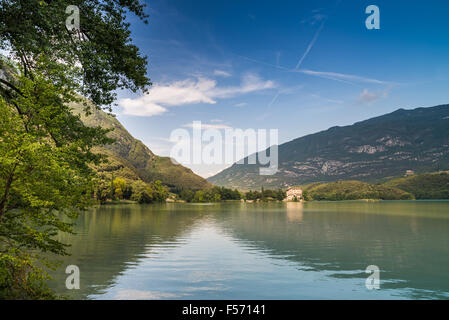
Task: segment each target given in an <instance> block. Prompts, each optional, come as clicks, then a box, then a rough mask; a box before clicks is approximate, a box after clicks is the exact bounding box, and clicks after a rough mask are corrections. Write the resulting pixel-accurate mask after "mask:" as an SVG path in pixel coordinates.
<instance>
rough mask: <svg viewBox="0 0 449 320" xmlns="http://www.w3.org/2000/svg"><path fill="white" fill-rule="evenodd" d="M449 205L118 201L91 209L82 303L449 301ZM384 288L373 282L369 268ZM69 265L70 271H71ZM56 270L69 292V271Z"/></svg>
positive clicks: (83, 231)
mask: <svg viewBox="0 0 449 320" xmlns="http://www.w3.org/2000/svg"><path fill="white" fill-rule="evenodd" d="M448 209H449V202H382V203H363V202H360V203H359V202H354V203H349V202H345V203H306V204H302V203H273V204H261V203H253V204H244V203H226V204H213V205H208V206H199V205H189V204H166V205H148V206H137V205H119V206H109V207H102V208H100V209H96V210H93V211H92V212H90V213H88V214H85V215H83V216H82V217H81V218H80V220H79V222H78V223H77V226H76V230H77V232H78V234H77V235H76V236H68V235H61V236H60V239H61V240H65V241H66V242H68V243H72V250H71V251H72V253H73V255H72V256H71V257H68V258H67V259H65V261H64V265H67V264H75V265H78V266H79V267H80V270H81V286H82V289H81V290H79V291H77V292H70V295H71V296H73V297H75V298H94V299H103V298H106V299H172V298H204V299H207V298H210V299H227V298H230V299H245V298H246V299H248V298H285V299H300V298H306V299H307V298H349V299H351V298H356V299H359V298H368V299H371V298H448V297H449V277H448V275H447V270H449V232H448V231H449V215H448V213H449V210H448ZM371 264H374V265H378V266H379V267H380V269H381V290H378V291H375V292H373V291H368V290H367V289H366V288H365V287H364V283H365V279H366V276H367V275H366V274H365V268H366V267H367V266H368V265H371ZM62 269H64V268H62ZM62 269H61V270H59V271H58V272H57V273H55V274H54V277H55V280H56V281H54V282H53V284H52V285H53V286H54V287H55V288H56V289H57V290H58V291H59V292H62V293H67V290H65V288H64V283H65V276H66V275H65V274H64V270H62Z"/></svg>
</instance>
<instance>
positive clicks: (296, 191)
mask: <svg viewBox="0 0 449 320" xmlns="http://www.w3.org/2000/svg"><path fill="white" fill-rule="evenodd" d="M295 199H297V200H298V201H301V200H302V189H301V188H299V187H291V188H290V189H288V190H287V198H285V200H286V201H294V200H295Z"/></svg>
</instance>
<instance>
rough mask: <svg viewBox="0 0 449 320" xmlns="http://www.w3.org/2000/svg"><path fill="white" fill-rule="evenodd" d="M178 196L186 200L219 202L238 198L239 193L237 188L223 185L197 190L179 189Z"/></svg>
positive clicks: (239, 196) (239, 197)
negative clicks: (233, 188) (228, 187)
mask: <svg viewBox="0 0 449 320" xmlns="http://www.w3.org/2000/svg"><path fill="white" fill-rule="evenodd" d="M178 196H179V198H180V199H181V200H184V201H186V202H220V201H226V200H240V199H241V194H240V192H239V191H238V190H232V189H227V188H224V187H213V188H208V189H202V190H197V191H196V192H194V191H193V190H190V189H182V190H181V191H179V195H178Z"/></svg>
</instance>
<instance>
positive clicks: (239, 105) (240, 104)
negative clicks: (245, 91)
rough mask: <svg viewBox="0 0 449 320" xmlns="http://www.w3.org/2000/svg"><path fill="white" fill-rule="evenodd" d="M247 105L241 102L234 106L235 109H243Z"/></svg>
mask: <svg viewBox="0 0 449 320" xmlns="http://www.w3.org/2000/svg"><path fill="white" fill-rule="evenodd" d="M247 105H248V104H247V103H246V102H241V103H237V104H236V105H235V106H236V107H244V106H247Z"/></svg>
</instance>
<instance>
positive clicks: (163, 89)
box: [119, 73, 276, 116]
mask: <svg viewBox="0 0 449 320" xmlns="http://www.w3.org/2000/svg"><path fill="white" fill-rule="evenodd" d="M275 87H276V84H275V82H274V81H271V80H263V79H261V78H260V77H259V76H258V75H255V74H252V73H247V74H245V75H244V76H243V77H242V79H241V83H240V85H239V86H227V87H219V86H217V81H216V80H212V79H207V78H202V77H198V78H196V79H186V80H182V81H174V82H171V83H167V84H155V85H153V87H152V88H151V89H150V90H149V92H148V93H147V94H144V95H142V96H140V97H138V98H134V99H131V98H126V99H121V100H120V101H119V105H120V106H121V107H122V108H123V113H124V114H126V115H134V116H155V115H160V114H163V113H165V112H167V111H168V108H170V107H176V106H182V105H189V104H196V103H206V104H215V103H216V102H217V99H225V98H230V97H234V96H238V95H243V94H247V93H252V92H257V91H262V90H266V89H272V88H275Z"/></svg>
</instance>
